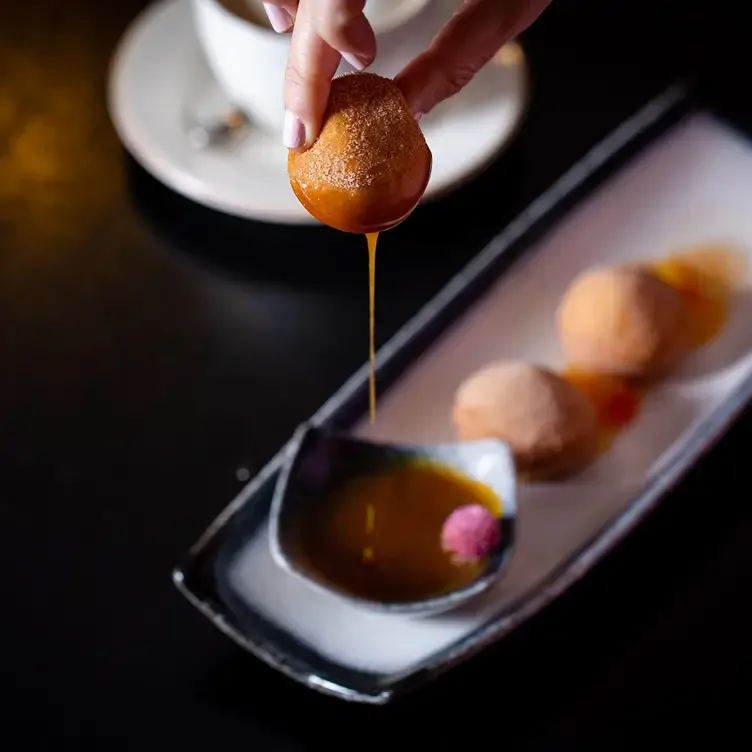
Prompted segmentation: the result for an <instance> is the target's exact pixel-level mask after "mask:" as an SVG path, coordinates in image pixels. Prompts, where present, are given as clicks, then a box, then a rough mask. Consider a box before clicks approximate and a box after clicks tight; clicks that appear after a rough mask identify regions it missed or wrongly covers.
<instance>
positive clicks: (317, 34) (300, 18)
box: [264, 0, 551, 150]
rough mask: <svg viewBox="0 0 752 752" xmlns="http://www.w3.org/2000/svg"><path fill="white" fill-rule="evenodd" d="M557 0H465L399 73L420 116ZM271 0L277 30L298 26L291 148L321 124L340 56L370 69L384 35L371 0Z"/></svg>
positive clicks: (288, 85)
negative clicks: (368, 5) (378, 31)
mask: <svg viewBox="0 0 752 752" xmlns="http://www.w3.org/2000/svg"><path fill="white" fill-rule="evenodd" d="M550 2H551V0H463V2H461V4H460V6H459V7H458V9H457V11H456V13H455V14H454V15H453V16H452V18H451V19H450V20H449V22H448V23H447V24H446V25H445V26H444V28H443V29H442V30H441V31H440V32H439V34H438V35H437V36H436V38H435V39H434V40H433V41H432V42H431V44H430V45H429V47H428V49H427V50H426V51H425V52H423V53H422V54H420V55H418V57H416V58H415V59H414V60H413V61H412V62H411V63H410V64H409V65H408V66H407V67H406V68H405V69H404V70H403V71H402V72H401V73H400V74H399V75H398V76H397V77H396V78H395V81H396V82H397V84H398V85H399V86H400V88H401V89H402V91H403V92H404V94H405V97H406V98H407V102H408V105H409V106H410V109H411V111H412V113H413V114H414V115H415V117H416V118H420V117H421V116H422V115H425V114H427V113H428V112H430V111H431V110H432V109H433V108H434V107H435V106H436V105H437V104H439V103H440V102H443V101H444V100H445V99H447V98H448V97H450V96H452V95H453V94H456V93H457V92H458V91H460V89H462V88H463V87H464V86H466V85H467V84H468V83H469V81H470V80H471V79H472V78H473V76H474V75H475V74H476V73H477V72H478V71H479V70H480V69H481V68H482V67H483V66H484V65H485V64H486V63H487V62H488V61H489V60H491V58H492V57H493V56H494V55H495V54H496V53H497V52H498V51H499V49H500V48H501V47H502V46H503V45H504V44H505V43H506V42H508V41H509V40H510V39H513V38H514V37H515V36H517V35H518V34H519V33H521V32H522V31H524V30H525V29H526V28H527V27H528V26H530V24H532V23H533V21H535V19H536V18H538V16H539V15H540V14H541V13H542V12H543V10H544V9H545V8H546V7H547V6H548V4H549V3H550ZM264 6H265V8H266V12H267V15H268V16H269V21H270V23H271V24H272V27H273V28H274V29H275V30H276V31H278V32H287V31H290V30H292V43H291V45H290V57H289V60H288V65H287V72H286V74H285V108H286V113H285V126H284V133H283V140H284V144H285V146H286V147H287V148H288V149H293V150H301V149H305V148H307V147H309V146H310V145H311V144H312V143H313V142H314V141H315V140H316V137H317V136H318V134H319V130H320V129H321V121H322V119H323V115H324V110H325V109H326V104H327V100H328V98H329V87H330V83H331V80H332V77H333V76H334V74H335V72H336V70H337V67H338V66H339V63H340V59H341V58H344V59H345V60H347V62H349V63H350V64H351V65H352V66H353V67H354V68H356V69H357V70H363V69H364V68H366V67H368V66H369V65H370V64H371V63H372V62H373V60H374V58H375V57H376V38H375V36H374V33H373V29H372V28H371V25H370V24H369V23H368V21H367V19H366V17H365V15H364V14H363V8H364V6H365V0H267V2H265V3H264Z"/></svg>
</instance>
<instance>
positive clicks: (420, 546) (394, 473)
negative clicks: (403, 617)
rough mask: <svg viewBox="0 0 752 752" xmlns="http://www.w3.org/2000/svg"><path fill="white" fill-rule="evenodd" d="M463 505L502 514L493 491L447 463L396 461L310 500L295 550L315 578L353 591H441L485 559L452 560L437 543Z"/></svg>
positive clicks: (392, 598) (369, 594) (385, 597)
mask: <svg viewBox="0 0 752 752" xmlns="http://www.w3.org/2000/svg"><path fill="white" fill-rule="evenodd" d="M467 505H481V506H483V507H485V508H486V509H488V510H489V511H490V512H491V513H492V514H493V515H494V516H495V517H498V516H499V515H500V514H501V502H500V500H499V498H498V496H497V495H496V494H495V493H494V492H493V490H491V489H490V488H489V487H487V486H486V485H484V484H482V483H479V482H477V481H475V480H473V479H471V478H469V477H467V476H465V475H463V474H462V473H460V472H457V471H455V470H453V469H452V468H449V467H447V466H445V465H441V464H438V463H435V462H431V461H427V460H421V461H417V462H410V463H406V464H401V465H397V466H394V467H391V468H388V469H386V470H385V471H384V472H383V473H381V474H378V475H373V476H370V477H359V478H355V479H352V480H350V481H348V482H347V483H344V484H343V485H342V486H340V487H339V488H338V489H337V490H336V491H335V492H334V493H333V494H332V495H331V496H328V497H326V498H324V499H322V501H321V503H320V504H312V505H310V508H311V512H310V513H309V514H306V515H304V517H303V519H301V523H300V528H299V531H300V532H299V535H300V539H299V542H300V549H299V550H300V551H301V553H302V555H303V556H304V558H305V559H306V560H307V562H308V565H309V566H310V567H311V569H312V570H313V571H315V572H317V573H318V575H319V577H321V578H322V579H324V580H325V581H327V582H329V583H331V584H336V585H337V586H338V587H340V588H342V589H343V590H345V591H347V592H348V593H350V594H351V595H354V596H357V597H361V598H367V599H371V600H381V601H388V602H409V601H413V600H422V599H424V598H430V597H434V596H438V595H442V594H443V593H446V592H450V591H452V590H455V589H457V588H461V587H464V586H466V585H468V584H470V583H471V582H473V581H474V580H475V579H476V578H477V577H478V575H479V574H481V573H482V571H483V568H484V566H485V563H486V562H485V560H481V561H473V562H457V561H455V560H454V559H453V558H452V556H451V555H450V554H449V553H447V552H446V551H444V549H443V548H442V539H441V536H442V528H443V525H444V522H445V521H446V519H447V517H448V516H449V515H450V514H451V513H452V512H453V511H455V510H456V509H459V508H460V507H464V506H467ZM364 523H365V524H364Z"/></svg>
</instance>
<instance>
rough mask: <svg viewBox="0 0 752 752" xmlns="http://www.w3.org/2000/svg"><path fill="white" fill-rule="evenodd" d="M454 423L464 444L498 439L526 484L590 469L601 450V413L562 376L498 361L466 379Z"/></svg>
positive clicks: (457, 400)
mask: <svg viewBox="0 0 752 752" xmlns="http://www.w3.org/2000/svg"><path fill="white" fill-rule="evenodd" d="M452 417H453V422H454V426H455V430H456V432H457V436H458V437H459V438H460V439H461V440H464V441H469V440H473V439H485V438H498V439H501V440H503V441H506V442H507V443H508V444H509V446H510V447H511V450H512V452H513V454H514V458H515V462H516V464H517V472H518V474H519V477H520V478H521V479H522V480H555V479H560V478H564V477H566V476H569V475H572V474H574V473H576V472H578V471H580V470H582V469H583V468H584V467H586V466H587V465H588V464H589V463H590V462H591V461H592V460H593V458H594V457H595V455H596V452H597V449H598V425H597V420H596V414H595V410H594V408H593V406H592V404H591V403H590V401H589V400H588V399H587V397H586V396H585V395H584V394H583V393H582V392H580V391H579V390H578V389H576V388H575V387H573V386H572V385H571V384H569V383H568V382H567V381H565V380H564V379H563V378H562V377H561V376H558V375H557V374H555V373H553V372H552V371H549V370H548V369H546V368H542V367H539V366H536V365H531V364H528V363H520V362H515V361H501V362H497V363H493V364H491V365H489V366H487V367H486V368H483V369H482V370H480V371H478V372H477V373H475V374H474V375H472V376H470V377H469V378H468V379H467V380H465V381H464V382H463V383H462V384H461V385H460V388H459V389H458V390H457V394H456V397H455V401H454V409H453V414H452Z"/></svg>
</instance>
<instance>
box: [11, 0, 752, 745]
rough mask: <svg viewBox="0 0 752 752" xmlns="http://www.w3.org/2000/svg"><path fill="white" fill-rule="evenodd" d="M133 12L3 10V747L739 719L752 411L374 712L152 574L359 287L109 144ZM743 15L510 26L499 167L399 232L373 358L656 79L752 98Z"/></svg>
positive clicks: (224, 492) (509, 738) (281, 435)
mask: <svg viewBox="0 0 752 752" xmlns="http://www.w3.org/2000/svg"><path fill="white" fill-rule="evenodd" d="M143 5H144V2H143V0H119V1H116V2H102V0H65V1H63V0H34V2H29V1H28V0H27V1H25V2H21V1H20V0H4V2H3V3H2V7H1V8H0V480H1V482H2V493H1V494H0V563H2V572H3V576H2V579H1V580H0V582H1V583H2V584H1V585H0V596H1V598H0V679H2V686H3V688H4V690H5V691H4V692H3V699H2V701H1V702H0V721H2V723H0V733H2V734H3V735H4V737H5V738H4V739H3V741H2V742H0V746H2V748H3V749H8V750H27V749H72V750H81V749H90V748H91V749H102V750H108V751H114V750H120V749H128V750H130V749H133V750H147V749H148V750H151V749H162V748H164V749H181V748H184V749H194V748H202V747H208V745H211V748H213V749H221V748H223V747H225V748H227V747H228V746H229V745H230V744H233V743H234V744H235V745H240V748H245V749H254V750H264V751H265V752H266V751H267V750H269V751H270V752H272V751H273V750H301V749H319V748H329V749H339V748H342V749H345V748H347V749H353V748H358V747H360V748H365V749H372V748H381V747H383V746H385V745H387V744H389V745H391V746H393V745H394V744H399V743H400V742H406V741H407V740H409V739H413V738H416V737H417V735H418V734H423V736H422V737H418V738H420V739H421V740H422V742H423V744H426V745H431V744H433V745H434V746H436V744H437V743H441V742H443V743H444V745H445V746H446V745H448V746H457V747H461V748H463V749H464V748H469V747H472V746H476V745H477V744H478V743H480V741H481V740H482V741H483V742H484V743H488V742H489V740H490V739H495V740H497V741H498V746H499V748H502V746H501V745H502V744H506V745H507V748H514V749H523V748H524V749H528V748H536V749H552V750H562V749H583V748H590V747H591V746H592V747H593V748H595V749H609V750H610V749H616V748H622V747H631V746H632V743H633V742H634V740H635V739H640V738H643V737H647V738H654V737H655V734H656V733H658V732H669V733H671V736H670V737H667V738H669V739H671V740H672V741H673V742H674V743H675V742H677V740H679V739H680V738H681V739H696V737H697V734H699V733H700V731H702V730H703V729H704V728H707V727H710V726H712V725H713V724H718V728H727V727H728V726H729V725H730V724H732V723H734V722H735V721H737V720H743V718H744V707H743V706H740V707H739V708H736V706H735V705H733V703H735V702H736V701H735V699H734V698H735V697H736V696H737V695H738V696H741V694H740V693H741V691H742V690H741V689H740V688H742V687H743V686H744V682H745V679H746V678H747V677H748V676H749V673H750V667H752V661H751V660H750V658H751V657H752V651H751V650H750V647H749V635H750V631H751V628H752V613H750V609H748V607H747V602H748V600H749V593H750V585H752V546H751V545H750V543H749V540H750V535H751V534H752V511H751V510H750V504H749V499H750V493H749V487H748V482H747V478H748V475H747V474H746V467H745V464H748V462H749V461H748V459H746V457H745V455H748V452H749V450H748V447H749V446H750V441H751V440H752V419H750V418H745V419H743V420H742V421H741V422H740V423H739V425H738V426H737V427H736V428H735V429H734V431H733V432H732V434H731V435H729V436H728V437H727V438H726V439H725V440H724V441H723V443H722V444H721V445H720V446H719V447H718V448H717V450H716V451H714V452H713V453H712V455H711V456H710V457H709V459H708V460H707V462H705V463H703V464H702V465H701V466H700V467H699V468H698V469H697V470H696V471H695V472H694V473H693V474H692V475H691V477H690V478H689V479H688V481H687V483H686V484H685V485H684V487H683V489H682V490H681V492H680V493H677V494H676V495H675V496H673V497H671V498H670V499H668V500H667V501H666V502H665V503H664V505H663V506H662V508H661V509H660V510H659V512H658V513H657V514H656V515H654V517H653V518H651V519H650V520H649V521H648V522H647V524H645V525H644V527H643V528H642V529H641V530H640V531H639V532H638V533H637V534H636V535H634V536H633V537H632V539H630V540H629V541H628V542H627V543H626V544H624V545H623V546H622V547H621V548H620V549H619V550H618V551H616V552H615V553H614V554H613V555H612V556H610V557H609V558H608V559H607V560H606V561H605V562H604V563H603V564H602V565H601V566H600V567H599V568H598V569H597V571H595V572H594V573H593V574H592V575H590V576H589V577H587V578H586V579H585V581H584V582H582V583H581V584H580V585H578V586H577V587H576V588H575V589H574V590H573V591H572V592H571V593H570V594H568V595H567V596H566V597H565V598H563V599H562V600H561V601H560V602H559V603H558V604H556V605H555V606H553V607H552V608H550V609H549V610H548V611H547V612H545V613H544V614H543V615H541V616H540V617H538V618H536V619H535V620H534V621H533V622H532V623H531V624H530V625H529V626H527V627H525V628H524V629H523V630H521V631H520V632H519V633H517V634H516V635H514V636H513V637H511V638H510V639H508V640H507V641H506V642H505V643H504V644H503V645H501V646H499V647H498V648H497V649H495V650H493V651H490V652H488V653H486V654H484V655H482V656H480V657H478V658H477V659H476V660H475V661H473V662H472V663H471V664H469V665H468V666H467V667H465V668H462V669H459V670H457V671H455V672H454V673H452V674H450V675H449V676H448V677H446V678H445V679H444V680H442V681H440V682H439V683H437V684H435V685H434V686H432V687H430V688H428V689H426V690H425V691H421V692H419V693H416V694H414V695H412V696H409V697H408V698H406V699H405V700H404V701H403V702H401V703H399V704H397V705H395V706H393V707H389V708H386V709H374V708H362V707H354V706H349V705H346V704H344V703H341V702H339V701H336V700H330V699H328V698H324V697H321V696H318V695H316V694H314V693H312V692H309V691H307V690H305V689H303V688H301V687H299V686H297V685H294V684H293V683H291V682H290V681H288V680H286V679H284V678H282V677H280V676H278V675H276V674H275V673H273V672H272V671H270V670H269V669H267V668H266V667H265V666H263V665H261V664H260V663H259V662H257V661H256V660H254V659H253V658H251V657H250V656H248V655H246V654H245V653H243V652H242V651H241V650H240V649H239V648H237V647H236V646H235V645H234V644H232V643H231V642H230V641H228V640H227V639H226V638H225V637H223V636H222V635H221V634H220V633H219V632H218V631H216V630H215V629H214V627H212V626H211V625H210V624H209V622H208V621H206V620H205V619H204V618H203V617H202V616H200V615H199V614H198V613H197V612H196V611H195V610H194V609H192V608H191V607H190V606H189V605H188V604H187V603H186V602H185V601H184V600H183V599H182V598H180V597H179V595H178V594H177V592H176V591H175V590H174V589H173V587H172V585H171V582H170V577H169V573H170V569H171V566H172V565H173V564H174V563H175V562H176V561H177V560H178V559H179V558H180V557H181V555H182V554H183V552H184V551H185V550H186V548H187V547H188V546H189V545H190V544H191V543H192V542H193V541H194V539H195V537H196V535H197V534H198V533H199V532H200V531H201V530H202V529H203V528H204V526H205V525H206V524H207V523H208V522H209V521H210V520H211V519H212V518H213V517H214V516H215V515H216V514H217V513H218V512H219V511H220V510H221V509H222V507H223V506H224V505H225V504H226V503H227V502H228V501H229V500H230V499H231V497H232V496H233V494H234V493H235V492H236V491H237V490H238V488H239V485H240V484H239V482H238V480H237V479H236V476H235V473H236V469H237V468H239V467H246V468H248V469H249V470H251V472H253V471H254V470H256V469H258V468H259V467H260V466H261V465H263V463H264V462H265V461H266V460H267V459H268V458H269V457H270V456H271V455H272V454H273V453H274V452H275V451H276V449H277V448H278V447H279V445H280V444H281V443H282V442H283V441H284V440H285V439H286V438H287V437H288V436H289V434H290V432H291V431H292V429H293V428H294V427H295V426H296V424H297V423H298V422H299V421H301V420H302V419H304V418H305V417H307V416H308V415H309V414H310V413H311V412H313V411H314V409H315V408H317V407H318V406H319V405H320V404H321V403H322V402H323V401H324V400H325V399H326V398H327V397H328V396H329V395H330V393H331V392H332V391H333V390H334V389H336V388H337V387H338V386H339V385H340V384H341V382H342V381H343V380H344V379H345V378H346V377H348V376H349V375H350V374H351V372H352V371H353V370H354V369H356V368H357V367H358V366H360V365H361V363H362V362H363V360H364V355H365V343H364V332H365V331H366V316H367V298H366V294H365V280H366V278H365V266H364V255H363V253H362V249H361V248H360V246H359V244H358V243H357V239H354V238H350V237H346V236H342V235H338V234H337V233H333V232H330V231H327V230H325V229H291V228H288V227H278V226H272V225H264V224H258V223H254V222H247V221H241V220H237V219H232V218H228V217H225V216H222V215H219V214H216V213H214V212H211V211H209V210H206V209H204V208H202V207H199V206H196V205H194V204H192V203H191V202H189V201H186V200H184V199H182V198H180V197H178V196H176V195H174V194H173V193H171V192H170V191H168V190H167V189H165V188H163V187H162V186H161V185H160V184H158V183H157V182H156V181H154V180H153V179H152V178H150V177H149V176H147V175H146V174H145V173H144V172H143V171H142V170H141V169H140V168H138V167H137V166H136V165H135V164H134V163H133V162H132V161H131V160H130V159H129V158H128V157H127V156H126V155H125V154H124V152H123V150H122V148H121V147H120V145H119V143H118V140H117V138H116V136H115V134H114V132H113V129H112V127H111V125H110V122H109V120H108V116H107V113H106V110H105V105H104V89H105V83H106V73H107V63H108V59H109V57H110V55H111V53H112V51H113V49H114V46H115V44H116V42H117V40H118V37H119V35H120V34H121V33H122V32H123V30H124V28H125V27H126V24H127V23H128V22H129V21H130V20H131V19H132V18H133V17H134V16H135V14H136V13H137V12H138V11H139V10H140V9H141V8H142V7H143ZM650 6H653V11H652V12H653V14H654V15H652V16H645V15H644V12H645V9H646V8H649V7H650ZM656 6H659V7H658V9H657V10H656ZM735 10H736V11H740V10H741V6H739V7H738V8H736V9H735V8H734V6H733V5H732V4H731V3H727V4H724V3H723V2H715V3H711V2H702V0H698V2H697V4H695V5H692V4H689V3H681V2H678V0H666V1H665V2H663V3H649V2H647V0H632V2H626V1H625V0H618V1H617V0H611V2H608V3H603V2H599V1H596V0H558V2H555V3H554V6H553V7H552V8H551V10H550V11H549V12H548V13H547V14H546V15H545V16H544V18H543V19H542V20H541V21H540V22H539V24H538V25H536V27H535V28H534V29H533V30H532V31H530V33H528V34H527V35H526V36H525V43H526V45H527V49H528V52H529V55H530V60H531V66H532V75H533V82H534V87H535V88H534V101H533V105H532V109H531V112H530V115H529V119H528V121H527V123H526V125H525V128H524V130H523V132H522V134H521V135H520V137H519V138H518V140H517V141H516V143H515V145H514V147H513V148H512V150H511V151H509V152H508V153H507V155H506V156H505V157H504V158H503V159H502V160H501V161H500V162H499V163H497V164H496V165H495V166H494V167H492V168H491V169H490V170H489V171H488V172H487V173H486V174H485V175H484V176H482V177H481V178H479V179H478V180H476V181H475V182H474V183H473V184H471V185H470V186H468V187H467V188H465V189H464V190H462V191H461V192H459V193H458V194H456V195H455V196H453V197H450V198H447V199H445V200H443V201H442V202H440V203H439V204H436V205H434V206H429V207H426V208H423V209H421V210H419V211H418V212H417V213H416V214H415V215H414V217H413V218H411V221H410V222H408V223H406V224H405V225H404V226H403V227H402V228H400V230H399V231H398V232H395V234H394V235H393V236H391V235H390V238H389V243H388V244H387V245H385V247H384V249H383V255H382V256H381V262H380V269H379V271H380V281H379V302H378V305H379V316H378V331H377V336H378V339H379V341H381V342H383V341H384V340H385V339H386V338H388V337H389V336H390V334H391V333H392V332H394V331H395V329H396V328H397V327H398V326H399V325H400V324H401V323H403V322H404V321H405V320H406V319H407V318H408V317H409V316H410V315H411V314H412V313H413V312H414V311H416V310H417V309H418V308H419V307H420V306H421V305H422V304H423V303H424V302H425V301H426V299H428V298H429V297H430V296H431V295H432V294H433V293H434V292H436V291H437V290H438V289H439V288H440V287H441V286H442V284H443V283H444V282H445V281H446V280H447V279H448V278H449V276H450V275H451V274H452V273H453V272H454V271H456V270H457V269H458V268H459V267H460V266H461V265H463V264H464V263H465V262H466V261H467V260H468V259H469V258H470V257H472V256H473V254H475V253H477V252H478V250H479V249H480V248H482V247H483V245H484V244H485V243H486V242H487V241H488V240H489V239H490V238H491V237H492V236H493V235H494V234H495V232H496V231H498V229H499V228H500V227H501V226H502V225H503V224H504V223H505V222H507V221H508V220H509V219H511V218H512V217H513V216H514V215H515V213H516V212H518V211H519V210H520V209H521V208H522V207H523V206H524V205H525V204H526V203H527V202H529V201H530V200H531V199H532V198H533V197H534V196H536V195H537V194H538V193H540V192H541V191H542V190H543V189H545V188H546V187H547V186H548V185H549V184H550V183H551V182H552V181H553V180H554V179H555V178H556V177H557V176H558V175H560V174H561V173H562V172H563V171H564V170H565V169H566V168H567V167H568V166H569V165H570V164H571V163H573V162H574V161H575V160H576V159H577V158H578V157H579V156H580V155H582V154H583V152H584V151H585V150H586V149H587V148H588V147H589V146H590V145H592V144H593V143H594V142H595V141H596V140H597V139H599V138H600V137H602V136H603V135H605V134H606V133H607V132H608V131H609V130H611V129H612V128H613V127H614V126H615V125H617V124H618V123H619V121H620V120H621V119H622V118H624V117H625V116H626V115H628V114H629V113H631V112H632V111H633V110H634V109H635V108H636V107H638V106H639V105H640V104H641V103H642V102H643V101H645V100H646V99H647V98H648V97H649V96H651V95H653V94H655V93H657V92H658V91H660V90H661V89H662V88H663V87H664V86H665V85H666V84H667V83H669V82H671V81H672V80H673V79H674V78H675V77H676V76H678V75H681V74H683V73H685V72H687V71H691V70H695V69H697V70H703V71H706V70H713V71H715V73H714V75H717V76H720V78H719V80H720V79H723V80H724V81H725V83H726V85H730V86H732V87H733V86H740V87H741V90H742V92H743V91H746V90H747V89H748V86H747V81H746V79H745V71H746V70H749V66H748V65H747V64H746V60H745V49H746V47H745V44H744V42H745V40H744V25H743V23H742V21H741V18H740V17H739V16H737V15H734V11H735ZM167 52H168V51H166V54H167ZM741 96H742V97H744V96H745V94H744V93H742V94H741ZM489 196H493V197H494V198H493V199H491V200H490V203H492V204H493V211H489V210H488V209H487V208H485V207H484V205H487V204H488V203H489V198H488V197H489ZM494 199H495V200H494ZM460 219H461V221H458V220H460ZM356 246H357V247H356ZM406 278H407V279H410V285H409V287H408V288H406V287H405V286H404V285H403V284H402V282H403V280H404V279H406ZM745 460H746V461H745ZM708 504H710V505H711V506H712V509H713V510H714V514H713V515H711V516H710V518H708V516H707V515H705V516H704V518H703V519H704V522H703V523H702V524H703V529H702V530H700V529H698V523H697V519H698V513H699V510H700V509H701V508H707V506H708ZM700 533H702V536H703V539H704V541H706V544H705V545H704V546H703V547H699V546H698V544H697V541H698V539H699V537H700ZM489 722H495V723H494V726H493V727H492V728H490V729H489V728H488V724H489ZM439 724H441V725H439ZM734 725H736V724H735V723H734ZM16 733H17V734H18V736H14V734H16ZM739 733H742V732H741V731H740V732H739ZM721 746H722V747H723V746H724V745H723V744H721ZM745 746H746V745H745Z"/></svg>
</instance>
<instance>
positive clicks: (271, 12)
mask: <svg viewBox="0 0 752 752" xmlns="http://www.w3.org/2000/svg"><path fill="white" fill-rule="evenodd" d="M264 10H265V11H266V16H267V18H268V19H269V23H270V24H271V25H272V29H274V31H276V32H277V33H278V34H284V33H285V32H286V31H289V29H290V27H291V26H292V16H291V15H290V14H289V13H288V12H287V11H286V10H285V9H284V8H278V7H277V6H276V5H272V4H271V3H264Z"/></svg>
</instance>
